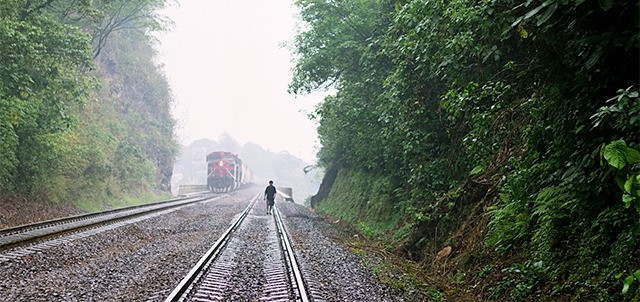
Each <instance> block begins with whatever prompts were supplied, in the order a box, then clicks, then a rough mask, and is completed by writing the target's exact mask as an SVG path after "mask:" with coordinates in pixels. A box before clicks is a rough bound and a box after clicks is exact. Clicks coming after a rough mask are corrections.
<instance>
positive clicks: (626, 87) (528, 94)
mask: <svg viewBox="0 0 640 302" xmlns="http://www.w3.org/2000/svg"><path fill="white" fill-rule="evenodd" d="M297 3H298V5H299V6H300V7H301V9H302V18H303V20H304V21H306V22H307V23H308V30H307V31H306V32H302V33H300V34H299V35H298V38H297V41H296V42H297V52H298V54H299V55H300V59H299V61H298V65H297V67H296V74H295V78H294V80H293V81H292V85H291V87H292V90H293V91H294V92H304V90H305V89H313V88H318V87H323V86H325V85H329V86H332V87H333V88H335V90H336V93H335V95H334V96H331V97H328V98H327V100H326V101H325V102H324V103H323V104H321V105H319V107H318V109H317V111H316V116H315V117H316V118H317V119H318V120H319V133H320V139H321V143H322V144H323V148H322V150H321V151H320V153H319V156H320V161H321V163H322V164H323V165H325V166H326V167H330V168H341V169H344V168H346V169H348V170H350V171H353V173H355V174H349V175H351V176H342V177H357V176H355V175H358V173H367V174H369V175H372V177H374V178H375V177H383V178H385V179H387V180H388V183H389V185H390V186H391V187H392V189H391V191H392V192H393V198H387V199H385V200H386V201H385V202H391V201H392V200H393V201H394V207H395V208H394V211H391V212H389V213H394V215H395V213H397V212H399V213H403V214H406V215H407V221H409V222H410V223H411V225H412V230H413V232H410V233H408V234H406V237H405V240H406V242H408V243H409V246H407V247H406V248H408V249H415V248H416V247H417V248H420V249H424V248H425V247H427V246H424V245H421V244H422V242H425V240H426V241H429V242H436V244H432V245H430V248H439V246H438V245H441V244H445V243H447V234H451V233H452V232H454V229H455V228H456V227H458V226H459V224H457V223H454V221H456V219H462V218H463V217H465V216H463V215H465V214H468V213H470V210H469V209H472V208H473V207H474V205H476V204H481V203H483V204H484V203H486V202H489V203H490V204H491V206H490V207H488V208H487V211H488V212H487V213H486V215H489V217H490V222H489V224H488V231H489V234H488V235H487V237H486V241H485V243H486V244H487V248H486V250H487V251H491V250H493V251H497V252H498V253H504V254H505V255H513V254H514V253H515V254H518V255H520V256H518V257H516V258H517V259H523V258H524V259H525V260H526V261H522V262H524V263H520V265H527V266H528V268H529V269H531V270H534V268H535V271H536V274H535V275H536V276H537V277H536V278H535V282H531V283H530V284H529V285H527V286H525V287H526V288H528V289H527V290H522V289H523V288H524V287H522V286H520V287H519V286H518V285H519V283H517V282H519V281H516V283H514V284H510V285H509V286H507V288H506V289H505V291H503V292H501V294H507V291H508V292H509V293H511V294H512V297H516V298H517V299H524V298H526V297H527V296H528V295H533V294H534V293H535V292H536V291H539V290H542V289H543V288H546V290H548V292H547V294H551V292H553V294H555V295H569V296H573V297H575V298H588V299H600V300H603V301H613V300H616V299H619V296H618V293H619V292H620V284H621V282H620V280H617V279H616V278H615V277H616V276H617V275H619V274H621V273H622V274H624V273H631V271H632V270H635V269H637V268H638V267H640V262H639V261H640V260H638V259H640V255H639V254H638V253H640V249H639V248H638V247H639V246H640V244H639V242H638V239H637V238H638V233H637V232H638V231H637V230H638V229H640V227H638V225H639V224H640V213H638V212H637V211H635V210H634V209H633V207H632V206H625V203H627V204H628V205H630V204H631V202H632V201H631V198H632V196H633V194H632V193H633V192H635V191H633V190H636V189H633V188H636V186H635V183H634V181H637V180H634V179H633V177H631V176H629V175H637V174H633V173H637V171H638V164H637V162H634V163H631V164H630V166H628V167H627V168H628V169H630V171H631V172H625V173H627V174H626V175H627V177H626V178H625V182H624V183H626V182H629V183H630V184H629V185H627V188H629V189H628V190H627V191H626V192H627V193H625V194H623V193H624V192H625V191H624V190H625V185H624V183H623V185H622V186H621V187H619V186H618V185H617V183H616V181H615V179H616V173H617V172H616V170H615V168H613V167H610V166H607V165H606V164H604V165H603V164H601V162H602V160H601V155H600V153H601V151H600V150H601V146H603V145H605V144H608V143H610V142H612V141H616V140H620V139H621V140H624V141H625V142H626V143H627V145H628V146H629V148H631V149H634V150H638V148H639V145H638V144H639V143H640V131H639V130H638V129H640V127H639V125H638V120H639V119H638V118H637V116H638V112H640V111H639V109H638V106H639V105H638V104H640V98H639V97H638V92H637V91H638V83H639V75H638V67H639V63H638V58H639V57H640V56H639V52H638V35H637V33H638V7H637V4H636V3H631V2H615V1H599V2H596V1H544V2H543V1H525V2H520V1H479V2H478V1H466V0H456V1H437V0H435V1H395V2H387V1H344V2H334V1H320V0H300V1H298V2H297ZM372 18H375V20H372ZM596 24H598V25H596ZM338 54H340V55H338ZM608 100H609V101H608ZM634 171H635V172H634ZM629 173H631V174H629ZM339 175H342V174H339ZM618 178H620V177H618ZM470 183H475V184H480V186H477V185H469V184H470ZM478 188H484V190H485V193H484V194H481V193H480V192H478V191H477V189H478ZM352 190H354V191H358V192H359V191H363V190H364V191H366V189H362V186H359V185H355V184H354V185H353V186H352ZM343 191H344V190H342V191H341V192H343ZM347 191H348V190H347ZM492 192H497V193H495V194H494V193H492ZM350 194H354V193H350ZM330 196H331V195H330ZM331 198H332V197H330V199H331ZM333 198H335V197H333ZM375 198H376V197H372V199H375ZM623 198H624V199H623ZM623 201H624V202H623ZM321 207H322V206H321ZM383 208H387V209H389V208H390V207H383ZM327 210H329V209H327ZM364 212H367V211H364ZM471 212H472V211H471ZM361 219H364V218H361ZM363 221H366V220H363ZM447 221H449V222H451V223H445V222H447ZM356 224H357V223H356ZM433 226H439V227H443V226H444V227H445V228H448V230H447V231H444V232H441V233H440V234H443V235H441V238H431V237H433V235H432V234H434V232H433V231H432V230H430V229H429V228H430V227H433ZM399 227H400V225H398V229H400V228H399ZM389 229H393V228H392V227H390V228H389ZM403 230H404V229H403ZM440 247H441V246H440ZM436 251H437V250H436ZM434 252H435V251H429V250H427V251H425V253H423V254H422V255H428V254H429V253H434ZM630 259H631V261H630ZM518 261H520V260H518ZM505 272H506V271H505ZM532 280H533V279H532ZM529 281H531V280H529ZM522 282H525V281H524V279H522ZM523 284H524V283H523ZM523 286H524V285H523ZM549 288H553V290H549ZM631 295H632V294H631ZM628 296H629V294H628V295H627V297H628Z"/></svg>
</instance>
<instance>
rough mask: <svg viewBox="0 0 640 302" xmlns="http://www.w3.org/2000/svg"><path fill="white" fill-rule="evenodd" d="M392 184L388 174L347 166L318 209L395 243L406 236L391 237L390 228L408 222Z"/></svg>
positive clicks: (375, 236)
mask: <svg viewBox="0 0 640 302" xmlns="http://www.w3.org/2000/svg"><path fill="white" fill-rule="evenodd" d="M393 186H394V185H393V182H391V181H390V180H389V179H387V178H385V177H378V176H374V175H370V174H367V173H359V172H348V171H346V170H344V171H341V172H340V173H339V174H338V177H337V178H336V181H335V183H334V186H333V189H332V191H331V193H330V195H329V197H328V199H327V200H326V201H324V202H323V203H321V204H320V207H318V211H319V212H320V213H323V214H328V215H331V216H332V217H334V218H336V219H338V220H341V221H344V222H349V223H351V224H353V225H354V226H356V227H358V229H359V230H360V231H361V232H362V233H363V234H364V235H365V236H367V237H369V238H371V239H377V240H383V241H385V242H386V243H389V244H394V243H397V242H399V241H400V240H402V239H403V238H397V237H395V238H394V237H390V236H389V232H390V231H391V230H394V229H396V228H399V227H403V226H405V224H406V222H405V221H403V216H404V215H403V213H402V211H400V210H399V205H398V204H397V203H396V201H395V198H393V192H391V191H390V188H392V187H393Z"/></svg>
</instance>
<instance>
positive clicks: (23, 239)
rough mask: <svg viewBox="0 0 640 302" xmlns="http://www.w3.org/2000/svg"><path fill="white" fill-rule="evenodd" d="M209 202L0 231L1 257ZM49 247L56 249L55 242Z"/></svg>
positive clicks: (194, 199) (170, 203)
mask: <svg viewBox="0 0 640 302" xmlns="http://www.w3.org/2000/svg"><path fill="white" fill-rule="evenodd" d="M208 199H212V196H211V195H206V194H205V195H193V196H185V197H180V198H176V199H170V200H166V201H161V202H156V203H152V204H144V205H137V206H131V207H125V208H120V209H114V210H109V211H104V212H97V213H90V214H83V215H77V216H71V217H66V218H61V219H53V220H47V221H43V222H37V223H32V224H25V225H20V226H16V227H12V228H7V229H1V230H0V253H3V252H7V251H10V250H12V249H15V248H18V247H22V246H25V245H29V244H32V243H35V242H41V241H43V240H45V239H50V238H53V237H59V236H61V235H69V234H76V233H78V232H81V231H86V230H90V229H95V228H97V227H100V226H105V225H110V224H111V225H114V226H116V225H117V224H120V223H126V222H127V221H130V220H136V219H140V218H142V217H144V216H148V215H153V214H156V213H160V212H163V211H167V210H173V209H176V208H180V207H183V206H187V205H191V204H194V203H198V202H203V201H206V200H208ZM70 236H73V235H70ZM51 245H55V242H54V243H52V244H51ZM16 253H18V254H21V253H29V251H16ZM9 254H10V252H9ZM8 258H10V257H8V256H6V255H5V256H4V257H3V256H2V254H0V261H2V260H6V259H8Z"/></svg>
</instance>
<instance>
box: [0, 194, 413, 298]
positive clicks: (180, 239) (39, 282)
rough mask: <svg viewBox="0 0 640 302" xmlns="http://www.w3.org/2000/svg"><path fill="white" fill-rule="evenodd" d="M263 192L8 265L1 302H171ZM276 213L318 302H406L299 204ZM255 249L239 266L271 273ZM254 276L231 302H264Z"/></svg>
mask: <svg viewBox="0 0 640 302" xmlns="http://www.w3.org/2000/svg"><path fill="white" fill-rule="evenodd" d="M258 193H259V189H256V188H250V189H244V190H239V191H237V192H233V193H231V194H229V196H228V197H225V198H220V199H218V200H217V201H212V202H207V203H199V204H196V205H192V206H189V207H186V208H183V209H180V210H176V211H173V212H171V213H168V214H165V215H161V216H156V217H152V218H149V219H146V220H143V221H139V222H136V223H132V224H128V225H124V226H121V227H118V228H115V229H111V230H107V231H104V232H102V233H98V234H96V235H93V236H89V237H85V238H81V239H77V240H74V241H70V242H66V243H64V244H62V245H58V246H53V247H49V248H47V249H43V250H42V251H39V252H37V253H31V254H27V255H24V256H21V257H13V258H12V259H10V260H6V261H2V262H0V292H1V293H2V294H1V295H0V301H164V299H165V298H166V297H167V296H168V295H169V293H170V292H171V291H172V290H173V289H174V287H175V286H176V285H177V284H178V283H179V282H180V280H182V278H183V277H184V276H185V275H186V274H187V273H188V272H189V270H190V269H191V268H192V266H193V265H194V264H195V263H196V262H197V261H198V260H199V259H200V257H201V256H202V255H203V254H204V253H205V252H206V251H207V250H208V249H209V247H210V246H211V245H212V244H213V243H214V242H215V241H216V240H217V239H218V238H219V236H220V235H221V234H222V233H223V232H224V231H225V230H226V229H227V228H228V227H229V224H230V223H231V221H232V220H233V219H234V218H235V216H236V215H237V214H238V213H240V212H241V211H242V210H243V209H244V208H245V207H246V206H247V205H248V203H249V200H250V199H251V198H252V197H253V196H255V195H256V194H258ZM256 207H258V209H255V210H254V211H252V213H253V214H252V215H255V216H260V215H264V216H266V214H264V213H263V212H264V211H263V210H262V208H263V207H264V204H263V203H262V202H261V201H259V202H258V203H257V204H256ZM277 207H278V209H279V210H280V212H281V213H282V214H283V217H284V219H285V223H286V224H287V228H288V230H289V232H290V234H291V237H292V244H293V248H294V250H295V251H296V257H297V258H298V261H299V262H300V263H301V265H302V268H303V274H305V278H308V279H309V281H310V282H311V283H312V286H313V287H314V291H315V292H319V293H321V297H316V298H317V299H318V300H321V299H322V300H325V301H405V300H403V298H401V297H400V296H399V295H398V294H397V293H394V292H393V290H391V289H390V288H388V287H387V286H385V285H383V284H380V283H379V282H378V281H377V280H376V278H375V276H374V275H373V274H372V273H371V272H370V271H369V270H368V269H367V268H366V266H365V265H363V263H364V262H363V259H361V258H360V256H358V255H355V254H353V253H350V252H349V251H348V250H347V249H346V248H344V247H342V246H341V245H340V244H339V243H337V242H336V241H335V240H333V239H331V237H332V236H334V235H335V231H334V230H333V229H332V228H333V226H331V225H329V224H327V223H325V222H323V221H322V220H321V219H319V218H318V217H317V216H315V214H313V213H311V212H309V211H308V210H307V209H305V208H304V207H302V206H300V205H295V204H291V203H287V202H278V203H277ZM258 218H259V219H260V220H261V221H262V220H263V217H258ZM253 227H260V224H256V223H252V224H248V225H247V226H246V227H244V228H247V229H246V230H245V231H246V232H248V233H249V234H251V233H255V234H256V236H255V237H254V239H255V240H256V241H259V240H261V238H267V237H268V236H264V235H263V234H261V230H252V229H251V228H253ZM258 234H260V235H258ZM265 240H266V239H265ZM252 246H255V247H256V248H258V247H260V246H264V245H263V244H261V243H260V242H256V244H255V245H251V244H248V245H244V247H243V249H246V250H244V251H242V252H241V253H238V254H239V256H238V257H237V259H238V261H240V260H241V261H240V262H239V265H237V266H238V267H263V266H264V259H263V258H264V257H259V256H256V254H255V253H254V252H252V251H251V250H250V249H251V248H252ZM252 255H253V256H252ZM0 256H2V254H0ZM243 272H246V273H247V274H251V275H245V276H243V275H242V274H243ZM255 272H256V270H248V269H245V270H241V271H239V272H237V273H234V275H233V279H236V280H245V282H244V283H241V284H244V285H243V286H244V288H235V289H234V292H235V294H234V295H232V296H230V297H229V300H228V301H257V298H256V297H258V296H259V295H253V294H248V293H250V292H255V291H256V288H260V286H256V284H255V283H259V282H262V281H260V280H262V279H261V278H262V277H260V276H256V275H255V274H256V273H255ZM417 300H418V301H419V300H420V299H417Z"/></svg>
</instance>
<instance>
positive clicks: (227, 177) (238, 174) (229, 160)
mask: <svg viewBox="0 0 640 302" xmlns="http://www.w3.org/2000/svg"><path fill="white" fill-rule="evenodd" d="M251 183H253V175H252V173H251V170H249V168H248V167H247V165H245V164H244V163H243V162H242V160H241V159H240V157H238V155H237V154H234V153H231V152H228V151H214V152H211V153H209V154H207V189H208V190H209V191H211V192H214V193H221V192H231V191H234V190H237V189H238V188H240V187H242V186H246V185H249V184H251Z"/></svg>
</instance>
